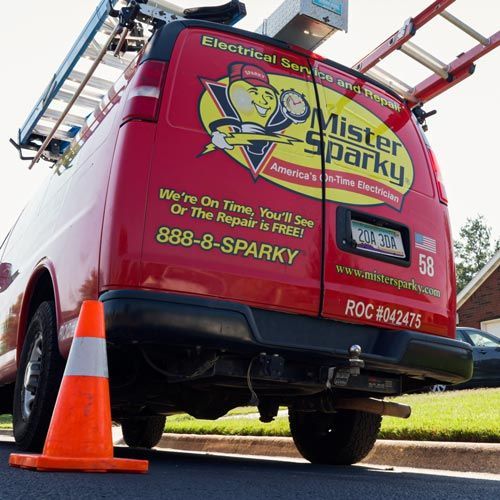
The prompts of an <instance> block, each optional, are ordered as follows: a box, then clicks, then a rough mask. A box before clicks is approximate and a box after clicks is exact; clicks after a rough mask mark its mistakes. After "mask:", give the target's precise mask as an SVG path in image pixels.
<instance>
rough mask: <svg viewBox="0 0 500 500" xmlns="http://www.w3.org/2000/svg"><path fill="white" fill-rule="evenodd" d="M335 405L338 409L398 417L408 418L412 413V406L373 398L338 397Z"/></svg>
mask: <svg viewBox="0 0 500 500" xmlns="http://www.w3.org/2000/svg"><path fill="white" fill-rule="evenodd" d="M333 407H334V408H335V409H336V410H359V411H366V412H367V413H376V414H377V415H389V416H391V417H398V418H408V417H409V416H410V415H411V407H410V406H408V405H403V404H401V403H392V402H390V401H382V400H380V399H373V398H345V399H336V400H334V401H333Z"/></svg>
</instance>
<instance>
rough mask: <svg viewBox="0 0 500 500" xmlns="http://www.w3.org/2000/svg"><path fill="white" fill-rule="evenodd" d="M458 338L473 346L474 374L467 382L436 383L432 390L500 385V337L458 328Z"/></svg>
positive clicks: (441, 390) (472, 329) (471, 329)
mask: <svg viewBox="0 0 500 500" xmlns="http://www.w3.org/2000/svg"><path fill="white" fill-rule="evenodd" d="M457 340H461V341H462V342H467V344H470V345H471V346H472V356H473V359H474V374H473V375H472V378H471V379H470V380H468V381H467V382H464V383H462V384H457V385H453V386H450V385H444V384H436V385H433V386H431V391H432V392H443V391H445V390H450V389H472V388H474V387H500V339H499V338H498V337H496V336H495V335H492V334H491V333H487V332H483V331H482V330H477V329H476V328H463V327H459V328H457Z"/></svg>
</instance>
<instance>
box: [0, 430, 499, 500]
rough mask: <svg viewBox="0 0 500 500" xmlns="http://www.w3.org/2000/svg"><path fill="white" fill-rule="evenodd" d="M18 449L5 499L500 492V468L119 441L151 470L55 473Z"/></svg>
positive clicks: (3, 440)
mask: <svg viewBox="0 0 500 500" xmlns="http://www.w3.org/2000/svg"><path fill="white" fill-rule="evenodd" d="M13 451H16V448H15V445H14V443H13V442H12V441H11V438H9V437H6V436H2V437H0V498H1V499H2V500H3V499H9V500H11V499H16V498H22V499H23V500H27V499H32V498H33V499H35V498H36V499H38V500H40V499H46V498H47V499H59V498H60V499H73V498H75V499H79V500H83V499H103V498H104V499H105V498H113V499H117V498H120V499H127V498H134V499H138V498H139V499H149V498H158V499H161V498H168V499H169V500H175V499H191V498H193V499H196V498H202V499H203V500H211V499H218V500H219V499H226V498H228V499H231V500H234V499H235V498H237V499H238V500H247V499H249V500H250V499H251V500H256V499H261V498H262V499H266V500H269V499H285V498H286V499H287V500H293V499H300V500H307V499H322V498H327V499H330V498H342V499H346V500H347V499H360V498H369V499H370V500H375V499H384V500H387V499H392V498H395V499H396V498H397V499H398V500H401V498H419V499H423V498H432V499H441V498H442V499H446V500H448V499H450V498H453V499H454V500H460V499H477V498H484V499H489V498H499V497H500V475H492V474H477V473H476V474H471V473H457V472H455V473H452V472H449V473H446V472H443V471H429V470H415V469H403V468H399V467H398V468H384V467H377V466H373V467H371V466H367V465H356V466H351V467H328V466H316V465H311V464H309V463H307V462H305V461H303V460H299V459H295V460H294V459H278V458H276V459H275V458H272V459H271V458H255V457H246V456H227V455H226V456H223V455H216V454H207V453H192V452H175V451H168V450H154V451H138V450H130V449H127V448H123V447H117V448H115V454H116V456H118V457H129V458H145V459H148V460H150V470H149V473H148V474H145V475H133V474H96V473H93V474H85V473H61V472H57V473H48V472H33V471H27V470H22V469H15V468H11V467H9V466H8V457H9V453H11V452H13Z"/></svg>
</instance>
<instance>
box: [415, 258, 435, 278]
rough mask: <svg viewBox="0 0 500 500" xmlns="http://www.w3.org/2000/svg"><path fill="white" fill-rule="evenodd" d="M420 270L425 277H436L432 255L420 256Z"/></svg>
mask: <svg viewBox="0 0 500 500" xmlns="http://www.w3.org/2000/svg"><path fill="white" fill-rule="evenodd" d="M418 270H419V272H420V274H423V275H425V276H430V277H431V278H432V277H433V276H434V259H433V258H432V257H431V256H430V255H425V254H423V253H421V254H419V255H418Z"/></svg>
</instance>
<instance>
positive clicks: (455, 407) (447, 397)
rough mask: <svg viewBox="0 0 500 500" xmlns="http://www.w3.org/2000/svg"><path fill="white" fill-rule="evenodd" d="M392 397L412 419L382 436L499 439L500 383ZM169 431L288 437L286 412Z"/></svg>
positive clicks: (389, 424) (184, 422) (241, 411)
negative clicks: (271, 417) (261, 419)
mask: <svg viewBox="0 0 500 500" xmlns="http://www.w3.org/2000/svg"><path fill="white" fill-rule="evenodd" d="M394 401H396V402H399V403H406V404H409V405H410V406H411V407H412V410H413V411H412V416H411V417H410V418H409V419H399V418H394V417H384V419H383V423H382V429H381V431H380V434H379V437H380V438H383V439H410V440H429V441H472V442H489V443H500V388H499V389H476V390H467V391H449V392H444V393H439V394H432V393H429V394H416V395H412V396H404V397H400V398H395V399H394ZM255 411H256V409H255V408H253V407H244V408H236V409H235V410H233V411H231V412H230V413H229V414H230V415H232V416H238V415H242V416H243V415H247V414H250V413H255ZM8 428H11V418H10V416H7V415H4V416H0V429H8ZM166 430H167V431H168V432H174V433H186V434H224V435H243V436H289V435H290V429H289V427H288V418H287V417H278V418H276V419H275V420H274V421H273V422H271V423H269V424H263V423H261V422H259V420H258V419H257V418H232V419H219V420H216V421H212V420H197V419H194V418H193V417H190V416H189V415H174V416H171V417H168V419H167V425H166Z"/></svg>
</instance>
